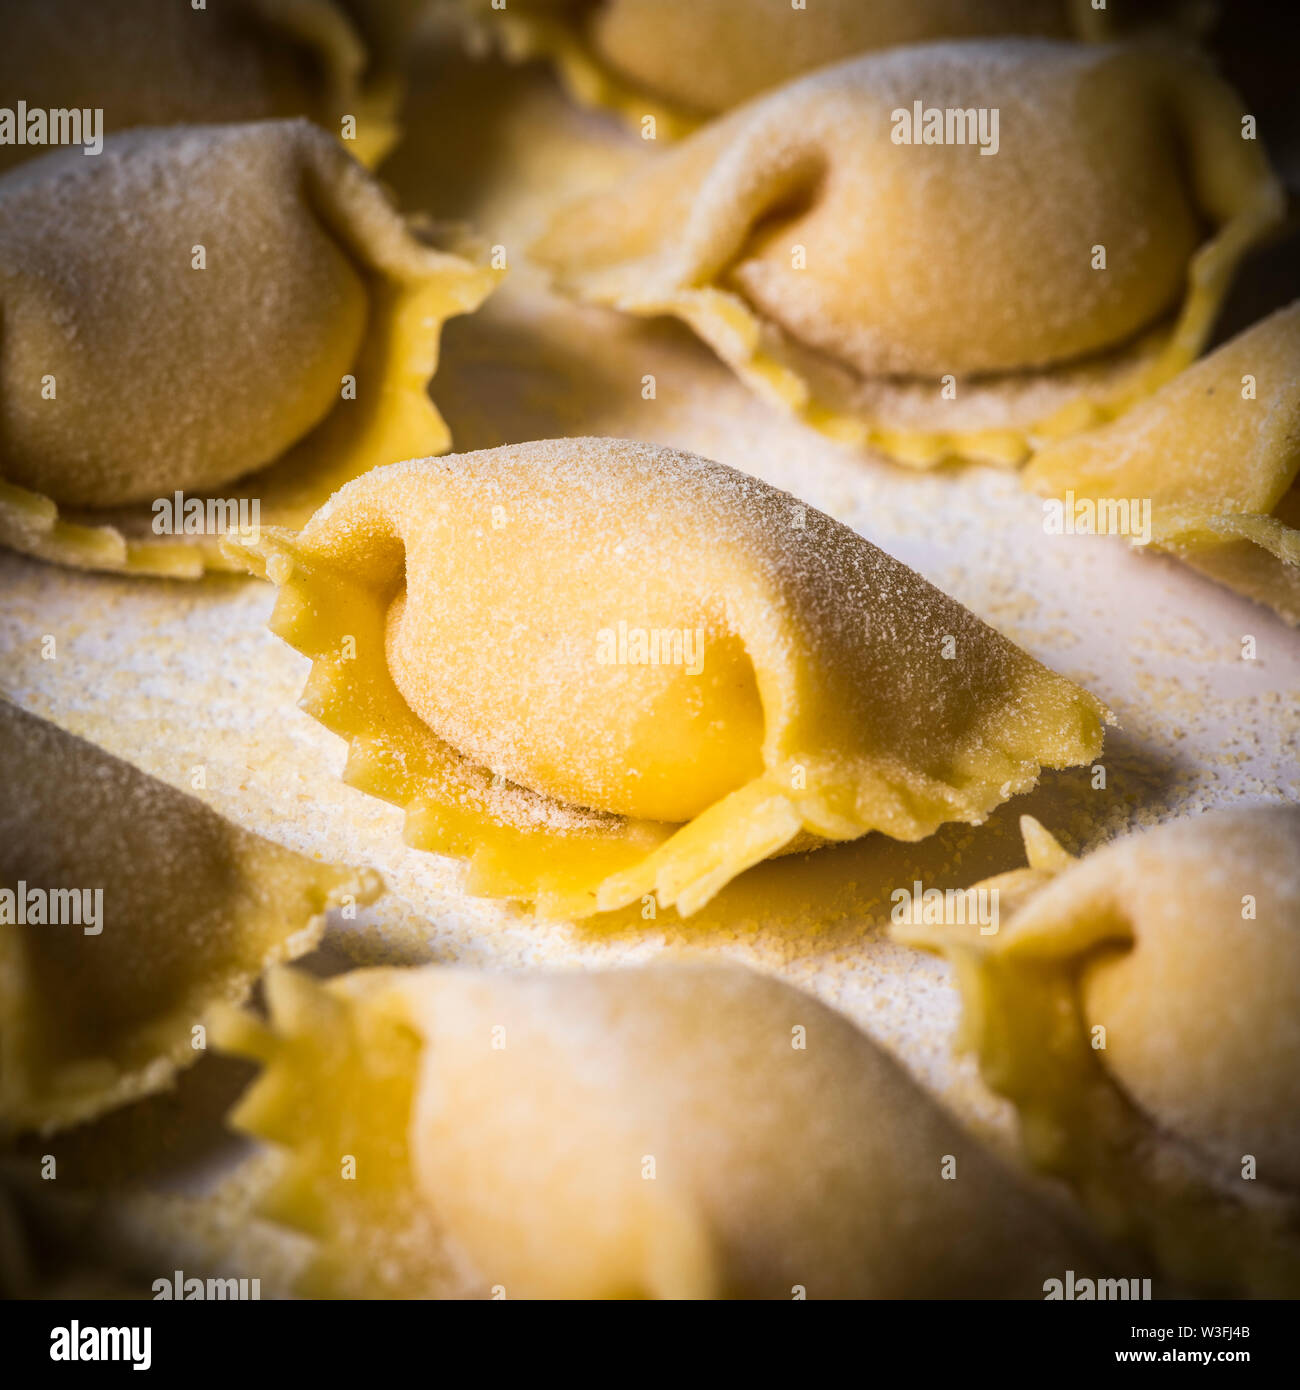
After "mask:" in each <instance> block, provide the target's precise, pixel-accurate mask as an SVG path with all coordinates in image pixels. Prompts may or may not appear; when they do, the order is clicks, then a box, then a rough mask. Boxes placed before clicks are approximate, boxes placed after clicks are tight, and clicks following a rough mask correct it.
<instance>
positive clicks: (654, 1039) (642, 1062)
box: [213, 961, 1103, 1298]
mask: <svg viewBox="0 0 1300 1390" xmlns="http://www.w3.org/2000/svg"><path fill="white" fill-rule="evenodd" d="M267 999H268V1002H269V1007H270V1012H271V1019H270V1023H269V1025H268V1024H265V1023H263V1022H261V1021H260V1020H258V1019H257V1018H255V1017H254V1016H252V1015H250V1014H239V1013H236V1012H234V1011H233V1010H232V1011H226V1012H225V1014H224V1016H223V1017H222V1018H219V1019H218V1022H217V1026H216V1027H215V1028H214V1030H213V1036H214V1039H215V1040H216V1042H217V1044H218V1045H219V1046H222V1047H224V1048H225V1049H227V1050H233V1051H234V1052H236V1053H238V1054H241V1055H244V1056H248V1057H252V1058H254V1059H255V1060H257V1061H259V1062H260V1063H261V1064H262V1066H263V1072H262V1074H261V1076H260V1077H259V1078H258V1080H257V1081H255V1082H254V1084H253V1086H252V1087H251V1088H250V1090H249V1091H248V1092H247V1093H246V1094H245V1096H244V1097H243V1099H242V1100H241V1101H240V1103H239V1104H238V1106H237V1107H236V1109H235V1111H234V1112H233V1115H232V1119H233V1122H234V1124H235V1126H236V1127H237V1128H239V1129H241V1130H244V1131H247V1132H249V1133H252V1134H254V1135H257V1136H260V1137H262V1138H264V1139H269V1140H271V1141H273V1142H275V1143H276V1144H279V1145H283V1146H286V1147H287V1149H288V1150H289V1152H288V1154H287V1163H286V1166H285V1169H284V1171H283V1174H282V1176H281V1178H280V1181H279V1183H278V1185H277V1186H276V1188H275V1189H274V1191H273V1192H272V1193H271V1194H270V1197H269V1199H268V1201H267V1203H266V1208H265V1214H266V1215H268V1216H270V1217H272V1218H273V1219H275V1220H278V1221H280V1222H283V1223H287V1224H289V1225H291V1226H294V1227H297V1228H299V1229H302V1230H305V1231H307V1232H308V1233H310V1234H311V1235H312V1236H313V1237H315V1239H316V1247H315V1253H314V1257H313V1259H312V1260H311V1263H310V1264H309V1266H308V1267H307V1270H306V1273H305V1276H304V1282H303V1287H302V1292H303V1293H306V1294H308V1295H315V1296H326V1297H427V1296H432V1295H436V1294H437V1293H438V1292H439V1291H440V1290H441V1289H443V1288H445V1287H446V1286H447V1284H448V1283H450V1282H452V1276H451V1274H450V1273H449V1269H450V1270H458V1271H459V1276H460V1279H461V1281H462V1286H463V1287H466V1288H468V1290H470V1291H471V1292H473V1293H477V1294H479V1295H484V1294H487V1293H488V1291H489V1290H495V1291H496V1295H495V1296H497V1297H500V1296H502V1294H504V1296H505V1297H506V1298H621V1297H649V1298H713V1297H741V1298H792V1297H797V1296H800V1291H801V1290H802V1292H803V1296H806V1297H808V1298H836V1297H841V1298H842V1297H877V1298H898V1297H937V1298H943V1297H960V1296H972V1295H977V1296H979V1297H983V1298H996V1297H1017V1296H1020V1297H1041V1296H1042V1290H1043V1287H1044V1280H1045V1279H1047V1278H1050V1277H1053V1276H1056V1277H1059V1276H1060V1274H1061V1273H1062V1271H1064V1270H1065V1269H1067V1268H1072V1269H1078V1270H1080V1271H1083V1270H1093V1271H1095V1270H1096V1269H1097V1267H1098V1260H1099V1259H1101V1258H1103V1257H1101V1256H1099V1255H1098V1253H1097V1247H1095V1246H1093V1245H1091V1243H1090V1242H1089V1241H1088V1240H1087V1239H1085V1238H1081V1237H1080V1236H1079V1235H1078V1234H1077V1233H1076V1232H1075V1230H1074V1229H1073V1228H1072V1226H1070V1225H1068V1224H1067V1223H1066V1220H1065V1219H1063V1218H1062V1217H1061V1216H1059V1215H1057V1214H1056V1213H1055V1212H1054V1211H1053V1210H1052V1209H1050V1208H1048V1207H1046V1206H1044V1205H1043V1204H1041V1202H1040V1201H1039V1200H1038V1199H1036V1198H1034V1197H1032V1196H1031V1195H1030V1193H1029V1192H1028V1191H1027V1190H1025V1189H1023V1188H1022V1187H1021V1186H1019V1185H1018V1184H1017V1182H1016V1180H1015V1178H1014V1177H1013V1176H1012V1175H1011V1174H1010V1173H1009V1172H1007V1171H1004V1170H1003V1168H1002V1167H1001V1166H1000V1165H999V1164H998V1163H996V1162H995V1161H994V1160H993V1159H992V1158H991V1157H990V1156H989V1155H987V1154H986V1152H985V1151H984V1150H983V1149H982V1147H981V1146H980V1145H979V1144H978V1143H977V1142H975V1141H974V1140H973V1139H972V1138H971V1137H970V1136H969V1135H967V1134H965V1133H964V1132H963V1131H962V1130H961V1129H960V1127H959V1126H958V1125H956V1124H955V1123H954V1122H953V1121H952V1120H951V1119H950V1118H949V1117H948V1116H947V1114H946V1113H945V1112H944V1111H943V1110H942V1109H940V1107H939V1106H938V1105H937V1104H936V1103H935V1102H934V1101H933V1100H931V1099H930V1097H929V1096H927V1095H926V1094H925V1093H924V1092H923V1091H922V1090H921V1089H920V1088H919V1087H918V1086H917V1085H916V1084H915V1083H914V1082H913V1081H912V1080H911V1079H910V1078H909V1077H908V1076H907V1074H906V1073H905V1072H904V1071H903V1070H902V1068H901V1067H899V1066H898V1065H897V1064H896V1063H895V1062H894V1061H893V1060H892V1059H891V1058H889V1057H888V1056H887V1055H886V1054H885V1053H884V1052H883V1051H881V1050H880V1049H879V1048H878V1047H877V1046H876V1045H875V1044H874V1043H872V1042H871V1041H870V1040H869V1039H868V1038H867V1037H866V1036H865V1035H864V1034H862V1033H860V1032H859V1031H858V1030H857V1029H856V1028H854V1027H853V1025H852V1024H851V1023H849V1022H848V1020H847V1019H845V1018H843V1017H841V1016H840V1015H838V1014H836V1013H834V1012H832V1011H831V1010H829V1009H827V1008H826V1007H825V1006H824V1005H823V1004H821V1003H819V1002H818V1001H817V1000H815V999H813V998H811V997H810V996H808V995H806V994H803V993H801V992H800V991H798V990H794V989H792V988H790V987H789V986H788V985H785V984H782V983H780V982H778V981H776V980H771V979H767V978H765V977H763V976H761V975H757V974H755V973H753V972H751V971H749V970H745V969H742V968H740V967H737V966H734V965H720V964H713V963H692V962H680V961H679V962H677V963H674V964H665V965H654V966H649V967H642V968H638V969H624V970H610V971H594V972H587V971H572V972H561V973H532V974H522V975H508V974H499V973H488V972H480V971H471V970H460V969H446V968H439V967H426V968H420V969H406V970H402V969H384V970H364V971H356V972H353V973H352V974H349V975H345V976H341V977H338V978H336V979H334V980H331V981H330V982H328V983H319V982H316V981H313V980H312V979H310V978H309V977H307V976H306V975H304V974H301V973H299V972H296V971H294V970H292V969H288V968H284V969H278V970H276V971H274V972H272V973H271V974H270V975H269V976H268V980H267ZM347 1160H350V1162H347ZM945 1174H948V1175H949V1176H947V1177H945Z"/></svg>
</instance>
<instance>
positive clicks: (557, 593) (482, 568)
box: [230, 439, 1107, 916]
mask: <svg viewBox="0 0 1300 1390" xmlns="http://www.w3.org/2000/svg"><path fill="white" fill-rule="evenodd" d="M230 550H231V553H232V554H233V555H236V556H241V557H243V558H244V560H245V561H246V562H247V563H249V564H250V565H252V566H253V567H255V569H256V570H257V572H259V573H263V574H265V575H266V576H267V577H269V578H270V579H272V580H273V581H274V582H275V583H276V584H278V585H279V586H280V588H281V593H280V597H279V601H278V603H277V606H276V609H275V613H274V615H273V617H272V624H271V625H272V629H273V630H274V631H275V632H277V633H278V634H279V635H280V636H281V637H283V638H285V640H286V641H288V642H289V643H290V644H291V645H292V646H294V647H296V648H297V649H298V650H299V651H302V652H304V653H305V654H306V655H308V656H310V657H311V658H312V661H313V663H314V665H313V670H312V674H311V677H310V679H309V681H308V685H307V689H306V692H305V694H304V701H303V703H304V707H305V708H306V709H307V710H308V711H309V712H310V713H311V714H313V715H314V716H315V717H316V718H317V719H319V720H320V721H321V722H322V723H323V724H325V725H326V727H328V728H330V729H332V730H333V731H334V732H336V733H338V734H340V735H342V736H343V737H345V738H347V739H348V741H349V744H350V752H349V757H348V764H347V770H346V773H345V775H346V777H347V779H348V780H349V781H350V782H352V783H353V784H354V785H356V786H359V787H361V788H362V789H363V790H366V791H369V792H371V793H372V794H374V795H377V796H381V797H383V798H384V799H386V800H389V801H392V802H395V803H397V804H398V805H400V806H402V807H403V808H404V809H405V811H406V835H407V839H408V840H409V842H410V843H411V844H413V845H415V846H417V847H419V848H421V849H426V850H433V851H436V852H438V853H442V854H450V855H455V856H458V857H462V858H467V859H469V860H470V861H471V874H470V880H469V886H470V889H471V891H473V892H476V893H481V894H486V895H491V896H503V897H516V898H523V899H527V900H531V901H533V902H535V903H536V904H537V905H538V907H539V909H540V910H541V911H542V912H543V913H545V914H549V915H572V916H586V915H588V914H590V913H593V912H596V911H603V910H607V909H613V908H617V907H621V906H624V905H626V904H628V903H633V902H636V901H637V900H638V899H641V900H642V901H643V903H644V901H645V900H647V899H648V898H649V896H650V895H655V896H656V898H657V900H658V902H659V904H660V906H663V907H668V906H672V905H675V906H676V907H677V909H678V911H679V912H681V913H682V914H689V913H690V912H692V911H694V910H695V909H696V908H698V907H700V906H701V905H702V904H703V903H705V902H707V901H708V900H709V898H711V897H712V896H713V895H714V894H715V893H716V892H717V891H718V889H719V888H721V887H722V886H723V885H724V884H725V883H727V882H728V881H729V880H730V879H732V878H733V877H735V875H736V874H738V873H740V872H742V871H743V870H744V869H746V868H748V867H749V866H750V865H752V864H755V863H757V862H759V861H760V860H763V859H766V858H768V857H770V856H772V855H775V854H778V853H781V852H789V851H791V850H794V849H803V848H808V847H809V846H811V845H815V844H818V843H821V842H824V841H832V840H848V839H855V838H857V837H858V836H861V835H865V834H867V833H868V832H870V831H873V830H878V831H883V832H884V833H885V834H887V835H891V836H893V837H894V838H896V839H901V840H918V839H921V838H923V837H925V836H927V835H929V834H931V833H932V832H933V831H934V830H936V829H937V828H938V827H939V826H940V825H941V824H943V823H944V822H946V821H954V820H955V821H967V822H971V823H978V822H979V821H981V820H983V819H984V818H985V817H986V816H987V815H988V814H989V813H990V812H991V811H992V810H993V809H994V808H995V807H996V806H998V805H999V804H1000V803H1001V802H1003V801H1005V800H1006V799H1007V798H1008V797H1009V796H1012V795H1014V794H1016V793H1017V792H1021V791H1025V790H1027V789H1028V788H1029V787H1031V786H1033V785H1034V783H1035V782H1036V780H1037V778H1038V776H1039V772H1040V770H1041V769H1042V768H1043V767H1067V766H1072V765H1075V764H1078V763H1086V762H1088V761H1089V760H1090V759H1092V758H1093V757H1094V756H1095V755H1096V753H1097V752H1098V750H1099V749H1100V747H1101V739H1102V729H1103V723H1104V720H1105V718H1106V717H1107V716H1106V712H1105V711H1104V709H1103V707H1102V706H1101V704H1100V703H1099V702H1098V701H1097V700H1096V699H1094V698H1093V697H1092V696H1091V695H1089V694H1087V692H1085V691H1083V690H1081V689H1080V688H1079V687H1078V686H1076V685H1074V684H1072V683H1071V682H1070V681H1068V680H1065V679H1064V678H1062V677H1061V676H1058V675H1056V674H1054V673H1053V672H1051V671H1049V670H1047V669H1046V668H1045V667H1043V666H1041V665H1040V664H1039V663H1038V662H1037V661H1035V660H1034V659H1033V658H1032V657H1030V656H1028V655H1027V654H1026V653H1025V652H1022V651H1020V650H1019V649H1018V648H1017V647H1015V646H1014V645H1013V644H1012V643H1010V642H1008V641H1006V640H1005V639H1004V638H1002V637H1000V636H999V635H998V634H997V633H996V632H994V631H993V630H992V629H991V628H989V627H986V626H985V625H984V624H983V623H981V622H980V621H979V620H978V619H977V618H976V617H975V616H974V615H973V614H971V613H969V612H967V611H966V610H965V609H963V608H962V607H961V606H960V605H959V604H957V603H955V602H953V601H952V600H951V599H949V598H947V597H945V596H944V595H943V594H942V593H940V592H939V591H938V590H937V589H935V588H933V587H932V586H931V585H929V584H927V583H926V582H925V581H924V580H923V579H921V578H920V576H919V575H916V574H914V573H913V572H912V571H911V570H909V569H907V568H906V566H904V565H901V564H899V563H898V562H897V561H896V560H893V559H892V558H891V557H890V556H888V555H886V554H884V553H883V552H882V551H880V550H878V549H876V548H875V547H874V546H872V545H871V544H869V543H868V542H867V541H865V540H863V539H862V538H861V537H859V536H857V535H855V534H854V533H853V532H851V531H849V530H848V529H847V528H845V527H843V526H840V525H838V524H837V523H836V522H834V521H832V520H831V519H830V518H829V517H826V516H823V515H822V514H820V513H818V512H816V511H815V510H813V509H812V508H810V507H806V506H805V505H803V504H802V503H800V502H799V501H798V500H797V499H796V498H794V497H791V496H790V495H789V494H787V493H782V492H779V491H777V490H776V489H774V488H771V487H769V486H767V485H765V484H764V483H762V482H760V481H759V480H757V479H755V478H752V477H748V476H746V475H744V474H742V473H739V472H736V471H735V470H733V469H730V468H726V467H724V466H722V465H720V464H717V463H713V462H711V461H709V460H707V459H701V458H698V457H695V456H693V455H689V454H683V453H680V452H677V451H675V450H671V449H665V448H657V447H654V446H651V445H645V444H635V443H630V442H627V441H623V440H612V439H562V440H550V441H541V442H536V443H531V444H522V445H514V446H509V447H506V448H500V449H491V450H484V451H482V452H479V453H476V454H464V455H459V456H454V457H451V458H449V459H447V460H445V461H438V460H433V459H423V460H414V461H410V462H406V463H402V464H398V465H395V466H393V467H391V468H386V469H378V470H376V471H374V472H372V473H370V474H368V475H367V476H366V477H364V478H360V479H357V480H356V481H354V482H353V483H351V484H349V486H348V487H346V488H344V489H343V490H342V491H340V492H339V493H338V495H337V496H336V497H334V498H333V499H332V500H331V502H330V503H329V504H328V505H327V506H326V507H324V508H322V510H321V511H320V512H319V513H318V514H317V515H316V516H315V517H314V518H313V519H312V520H311V521H310V522H309V523H308V524H307V525H306V526H305V527H304V528H303V530H302V532H301V533H300V534H298V535H296V536H293V535H287V534H283V533H275V532H269V531H264V532H263V533H262V535H261V536H260V537H259V538H258V540H257V541H255V542H243V541H233V542H232V543H231V544H230Z"/></svg>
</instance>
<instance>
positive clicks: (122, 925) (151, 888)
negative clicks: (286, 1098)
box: [0, 699, 379, 1133]
mask: <svg viewBox="0 0 1300 1390" xmlns="http://www.w3.org/2000/svg"><path fill="white" fill-rule="evenodd" d="M0 783H2V784H3V786H4V797H3V802H2V803H0V1038H3V1045H2V1046H0V1133H11V1132H14V1131H19V1130H31V1129H39V1130H42V1131H51V1130H56V1129H62V1128H65V1127H66V1126H68V1125H73V1124H77V1123H79V1122H80V1121H82V1120H86V1119H89V1118H91V1117H92V1116H95V1115H99V1114H102V1113H103V1112H104V1111H106V1110H110V1109H113V1108H114V1107H116V1106H119V1105H124V1104H126V1103H127V1102H128V1101H132V1100H135V1099H137V1098H138V1097H140V1096H144V1095H148V1094H150V1093H152V1092H154V1091H159V1090H162V1089H163V1088H164V1087H166V1086H167V1085H169V1084H170V1082H171V1080H172V1078H173V1077H174V1076H175V1074H176V1072H177V1071H178V1070H179V1069H181V1068H183V1067H187V1066H191V1065H192V1064H193V1063H195V1062H196V1061H198V1059H199V1058H200V1057H202V1056H203V1049H204V1047H205V1046H206V1040H205V1039H204V1037H203V1036H202V1034H203V1026H204V1025H206V1024H207V1022H208V1015H209V1012H210V1010H211V1008H212V1006H213V1005H214V1004H216V1003H217V1002H218V1001H223V1002H226V1003H237V1002H240V1001H242V1000H243V999H244V998H245V997H246V996H247V994H248V992H249V990H250V989H251V988H252V986H253V984H254V982H255V981H256V980H257V979H258V977H259V976H260V975H261V973H262V971H263V970H264V969H265V968H266V967H267V966H268V965H271V964H272V963H274V962H277V961H284V960H292V959H295V958H296V957H298V956H301V955H303V954H304V953H305V952H307V951H309V950H310V949H311V948H312V947H313V946H314V945H315V944H316V942H317V941H318V940H319V938H320V935H321V931H322V929H323V926H324V914H325V912H326V910H327V909H328V908H329V907H331V906H334V905H339V904H346V903H348V902H352V903H357V902H364V901H367V900H368V899H370V898H372V897H374V896H375V894H376V892H377V891H378V887H379V884H378V880H377V879H376V878H375V876H374V875H373V874H370V873H367V872H365V871H357V870H352V869H343V868H338V867H335V866H332V865H329V864H320V863H315V862H313V861H312V860H309V859H306V858H304V857H303V856H301V855H298V854H293V853H291V852H290V851H288V850H286V849H281V848H280V847H279V846H278V845H273V844H271V843H269V842H268V841H266V840H263V839H261V838H260V837H258V836H257V835H253V834H250V833H249V832H247V831H245V830H240V829H238V828H237V827H236V826H233V825H231V824H230V823H229V822H227V821H225V820H223V819H222V818H221V817H220V816H218V815H217V814H216V813H215V812H213V811H211V810H209V809H208V807H206V806H205V805H203V803H202V802H200V801H198V800H196V799H195V798H193V797H191V796H187V795H185V794H184V793H183V792H179V791H176V790H175V789H174V788H172V787H169V786H166V785H165V784H164V783H162V782H158V781H156V780H155V779H154V778H152V777H149V776H147V775H146V774H145V773H143V772H140V771H139V770H138V769H136V768H134V767H132V766H131V765H130V764H129V763H125V762H121V761H119V760H118V759H117V758H114V757H111V756H110V755H109V754H108V753H105V752H104V751H103V750H102V749H99V748H96V747H95V746H94V745H93V744H90V743H86V742H84V741H83V740H82V739H79V738H74V737H73V736H72V735H71V734H68V733H65V732H64V731H63V730H61V729H59V728H57V727H56V726H55V725H53V724H48V723H46V722H45V721H44V720H41V719H37V718H35V717H34V716H32V715H30V714H25V713H23V712H22V711H20V710H19V709H17V708H16V707H15V706H14V705H12V704H10V703H9V702H8V701H7V700H4V699H0Z"/></svg>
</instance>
